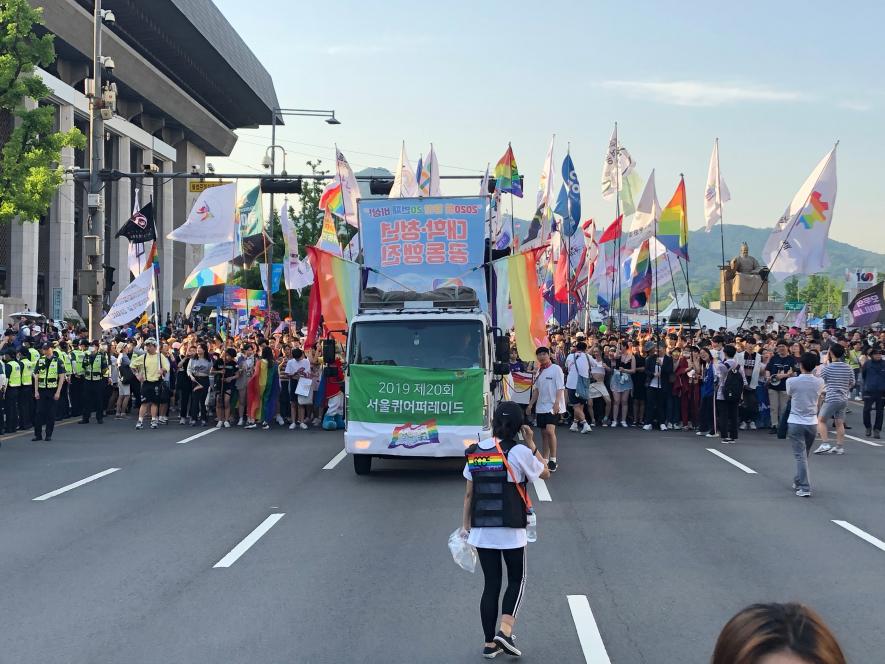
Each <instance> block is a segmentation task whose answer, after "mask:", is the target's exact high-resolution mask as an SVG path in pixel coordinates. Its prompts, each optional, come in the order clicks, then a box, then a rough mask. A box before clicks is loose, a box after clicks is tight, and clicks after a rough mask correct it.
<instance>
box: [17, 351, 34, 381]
mask: <svg viewBox="0 0 885 664" xmlns="http://www.w3.org/2000/svg"><path fill="white" fill-rule="evenodd" d="M19 364H21V365H22V385H28V386H30V385H31V383H32V371H31V370H32V369H33V367H34V365H33V364H32V363H31V361H30V360H27V359H25V358H22V359H20V360H19Z"/></svg>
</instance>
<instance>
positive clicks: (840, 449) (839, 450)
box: [830, 445, 845, 455]
mask: <svg viewBox="0 0 885 664" xmlns="http://www.w3.org/2000/svg"><path fill="white" fill-rule="evenodd" d="M830 454H838V455H842V454H845V448H844V447H839V446H838V445H836V447H834V448H833V449H832V450H830Z"/></svg>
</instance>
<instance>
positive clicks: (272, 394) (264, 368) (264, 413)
mask: <svg viewBox="0 0 885 664" xmlns="http://www.w3.org/2000/svg"><path fill="white" fill-rule="evenodd" d="M279 397H280V381H279V376H278V374H277V366H276V364H274V363H272V362H268V361H267V360H258V361H257V362H256V363H255V373H254V374H252V378H250V379H249V383H248V384H247V385H246V398H247V399H248V400H249V417H250V418H252V420H253V421H255V422H270V421H271V420H272V419H273V418H274V417H276V414H277V403H278V401H279Z"/></svg>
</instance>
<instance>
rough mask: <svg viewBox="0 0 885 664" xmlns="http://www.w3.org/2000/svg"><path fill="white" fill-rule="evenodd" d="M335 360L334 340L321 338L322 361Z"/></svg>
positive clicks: (328, 362) (325, 362)
mask: <svg viewBox="0 0 885 664" xmlns="http://www.w3.org/2000/svg"><path fill="white" fill-rule="evenodd" d="M334 362H335V340H334V339H323V363H324V364H333V363H334Z"/></svg>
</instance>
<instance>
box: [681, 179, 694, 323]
mask: <svg viewBox="0 0 885 664" xmlns="http://www.w3.org/2000/svg"><path fill="white" fill-rule="evenodd" d="M679 181H680V185H681V186H682V191H685V174H684V173H680V174H679ZM684 202H685V207H684V208H683V209H682V213H683V214H684V215H685V267H684V270H685V288H686V290H687V291H688V308H689V309H691V307H692V302H693V300H692V297H691V281H689V279H688V262H689V259H688V196H686V197H685V198H684ZM680 265H681V263H680Z"/></svg>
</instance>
